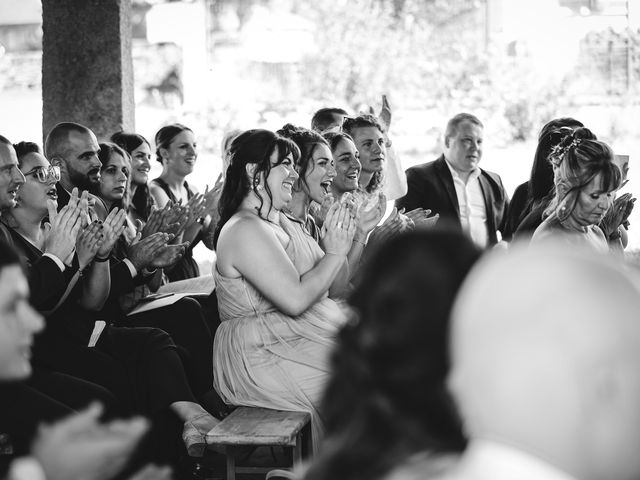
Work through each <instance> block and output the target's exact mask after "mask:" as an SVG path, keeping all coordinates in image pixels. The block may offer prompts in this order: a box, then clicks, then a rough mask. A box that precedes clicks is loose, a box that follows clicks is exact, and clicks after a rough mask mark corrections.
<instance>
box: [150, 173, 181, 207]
mask: <svg viewBox="0 0 640 480" xmlns="http://www.w3.org/2000/svg"><path fill="white" fill-rule="evenodd" d="M151 183H155V184H156V185H158V186H159V187H160V188H161V189H162V190H164V193H166V194H167V197H169V199H170V200H171V201H172V202H175V201H176V197H175V196H174V195H173V193H172V192H171V189H170V188H169V185H168V184H167V182H165V181H164V180H163V179H161V178H160V177H158V178H154V179H153V180H151Z"/></svg>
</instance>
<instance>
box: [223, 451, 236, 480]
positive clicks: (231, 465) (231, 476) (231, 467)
mask: <svg viewBox="0 0 640 480" xmlns="http://www.w3.org/2000/svg"><path fill="white" fill-rule="evenodd" d="M225 453H226V457H227V480H236V459H235V457H234V456H233V447H227V448H226V451H225Z"/></svg>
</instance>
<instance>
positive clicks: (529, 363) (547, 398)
mask: <svg viewBox="0 0 640 480" xmlns="http://www.w3.org/2000/svg"><path fill="white" fill-rule="evenodd" d="M524 285H527V286H528V287H527V288H523V286H524ZM639 311H640V296H639V294H638V290H637V285H636V284H635V283H634V279H632V277H631V276H630V275H629V274H628V273H627V272H626V271H625V268H624V267H623V266H622V265H619V264H616V263H614V261H613V260H612V259H611V258H609V257H599V256H597V255H593V253H588V252H582V251H575V250H568V249H567V248H566V246H561V245H559V244H556V243H551V244H546V243H545V244H541V245H537V246H534V247H531V249H530V250H526V249H520V250H518V248H517V247H516V248H515V251H510V252H508V253H506V252H494V253H493V254H491V255H489V256H488V258H485V259H484V260H483V261H481V262H480V263H479V265H478V266H477V267H476V268H475V269H474V270H473V271H472V272H471V274H470V276H469V277H468V278H467V280H466V282H465V284H464V285H463V287H462V290H461V292H460V295H459V297H458V299H457V301H456V305H455V307H454V310H453V314H452V333H451V335H452V336H451V344H452V350H451V352H452V353H451V354H452V369H451V372H450V374H449V379H448V384H449V388H450V391H451V392H452V394H453V396H454V398H455V401H456V403H457V405H458V407H459V410H460V413H461V416H462V418H463V423H464V425H465V430H466V434H467V435H468V436H469V445H468V448H467V450H466V451H465V452H464V454H463V456H462V458H461V460H460V462H459V464H458V465H457V466H456V467H454V468H453V469H452V470H451V471H450V472H449V474H448V475H447V476H446V477H445V478H446V479H447V480H467V479H474V480H485V479H486V480H489V479H490V480H513V479H518V480H529V479H531V480H534V479H535V480H540V479H549V480H551V479H553V480H571V479H573V480H602V479H607V480H630V479H634V478H640V455H638V451H640V409H639V408H638V405H640V322H638V312H639Z"/></svg>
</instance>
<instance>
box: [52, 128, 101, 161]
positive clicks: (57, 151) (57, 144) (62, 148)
mask: <svg viewBox="0 0 640 480" xmlns="http://www.w3.org/2000/svg"><path fill="white" fill-rule="evenodd" d="M71 132H77V133H91V130H89V129H88V128H87V127H85V126H84V125H80V124H79V123H74V122H61V123H58V124H57V125H56V126H55V127H53V128H52V129H51V131H50V132H49V135H47V139H46V140H45V142H44V152H45V156H46V157H47V158H49V159H51V158H53V157H55V156H60V157H63V158H64V157H65V154H66V153H67V140H68V139H69V134H70V133H71Z"/></svg>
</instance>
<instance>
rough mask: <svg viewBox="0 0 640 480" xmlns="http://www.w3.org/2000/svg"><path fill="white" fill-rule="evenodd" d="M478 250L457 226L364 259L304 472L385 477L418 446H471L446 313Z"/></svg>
mask: <svg viewBox="0 0 640 480" xmlns="http://www.w3.org/2000/svg"><path fill="white" fill-rule="evenodd" d="M479 256H480V251H479V250H478V249H477V248H476V247H475V246H474V245H473V243H472V242H471V241H470V240H469V239H467V238H466V237H465V236H463V235H462V234H460V233H458V232H450V231H427V232H425V231H414V232H411V233H409V234H406V235H401V236H398V237H396V238H394V239H393V240H390V241H389V242H388V243H387V244H386V245H385V246H383V247H382V248H381V249H380V250H378V251H377V253H376V254H375V255H374V256H373V257H371V258H370V261H369V262H368V263H367V264H366V265H365V266H364V267H363V268H364V270H363V274H362V276H361V278H362V280H361V283H360V284H359V285H357V287H356V289H355V291H354V292H353V294H352V296H351V298H350V299H349V304H350V306H351V307H352V309H353V314H352V319H351V322H350V323H349V324H348V325H347V326H346V327H345V328H344V329H343V330H342V331H341V332H340V334H339V338H338V345H337V348H336V349H335V351H334V354H333V358H332V375H331V379H330V381H329V383H328V385H327V388H326V390H325V395H324V399H323V401H322V406H321V414H322V416H323V419H324V421H325V425H326V430H327V436H326V438H325V440H324V442H323V444H322V447H321V449H320V454H319V456H318V457H317V458H316V461H315V462H314V463H313V464H312V465H311V467H310V468H309V470H308V473H307V475H306V477H305V480H330V479H331V480H333V479H337V478H340V479H344V480H365V479H366V480H374V479H379V478H383V477H384V476H385V475H386V474H387V473H388V472H389V471H390V470H392V469H393V468H394V467H395V466H397V465H399V464H401V463H402V462H403V461H404V460H406V458H407V457H409V456H410V455H411V454H413V453H416V452H419V451H425V450H426V451H433V452H447V451H461V450H462V449H463V448H464V446H465V444H466V441H465V438H464V436H463V434H462V430H461V426H460V422H459V420H458V417H457V415H456V414H455V410H454V408H453V403H452V401H451V400H450V398H449V395H448V394H447V392H446V390H445V378H446V375H447V373H448V371H449V355H448V331H449V315H450V310H451V306H452V304H453V301H454V298H455V296H456V293H457V291H458V289H459V287H460V285H461V284H462V282H463V280H464V278H465V277H466V275H467V273H468V271H469V270H470V269H471V267H472V265H473V264H474V263H475V261H476V260H477V259H478V258H479Z"/></svg>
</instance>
